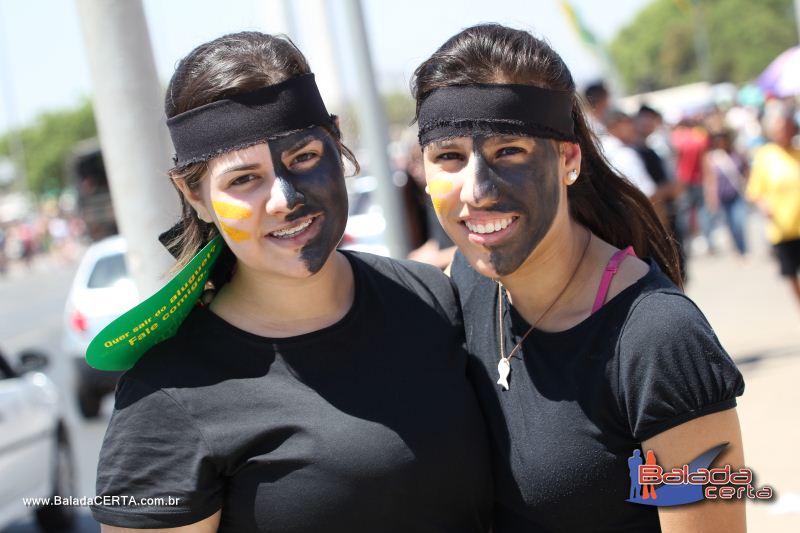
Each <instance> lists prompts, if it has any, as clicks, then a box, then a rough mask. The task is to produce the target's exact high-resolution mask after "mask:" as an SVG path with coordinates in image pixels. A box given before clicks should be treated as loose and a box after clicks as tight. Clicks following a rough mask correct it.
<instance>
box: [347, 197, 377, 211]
mask: <svg viewBox="0 0 800 533" xmlns="http://www.w3.org/2000/svg"><path fill="white" fill-rule="evenodd" d="M371 200H372V198H371V194H370V191H364V192H358V193H352V194H350V197H349V198H348V205H349V207H350V209H349V210H348V211H349V212H348V213H347V214H348V215H350V216H352V215H363V214H364V213H366V212H367V209H369V206H370V204H371V203H372V202H371Z"/></svg>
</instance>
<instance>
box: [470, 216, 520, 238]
mask: <svg viewBox="0 0 800 533" xmlns="http://www.w3.org/2000/svg"><path fill="white" fill-rule="evenodd" d="M513 220H514V219H513V218H511V217H508V218H503V219H500V220H495V221H494V222H489V223H488V224H473V223H472V222H469V221H464V223H465V224H466V225H467V229H469V230H470V231H471V232H472V233H482V234H486V233H495V232H497V231H500V230H504V229H506V228H507V227H508V225H509V224H511V222H512V221H513Z"/></svg>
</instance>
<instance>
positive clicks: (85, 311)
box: [62, 235, 139, 418]
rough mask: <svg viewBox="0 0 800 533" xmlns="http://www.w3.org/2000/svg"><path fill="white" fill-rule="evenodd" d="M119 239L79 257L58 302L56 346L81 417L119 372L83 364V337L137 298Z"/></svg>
mask: <svg viewBox="0 0 800 533" xmlns="http://www.w3.org/2000/svg"><path fill="white" fill-rule="evenodd" d="M126 249H127V247H126V244H125V240H124V239H123V238H122V237H120V236H119V235H116V236H113V237H108V238H106V239H103V240H101V241H98V242H96V243H94V244H92V245H91V246H89V248H87V250H86V253H85V254H84V256H83V259H81V262H80V264H79V265H78V269H77V271H76V273H75V279H74V280H73V281H72V287H71V288H70V291H69V296H67V303H66V305H65V306H64V327H63V331H64V335H63V340H62V348H63V350H64V353H65V354H66V356H67V357H69V358H70V359H72V361H73V367H74V369H75V376H76V377H75V389H76V390H75V393H76V397H77V401H78V408H79V410H80V412H81V414H82V415H83V416H85V417H86V418H94V417H96V416H97V415H98V414H99V412H100V406H101V403H102V400H103V397H104V396H105V395H106V394H108V393H109V392H112V391H113V390H114V388H115V387H116V385H117V380H118V379H119V376H120V375H121V372H108V371H101V370H95V369H94V368H92V367H90V366H89V365H88V364H87V363H86V359H85V357H86V349H87V347H88V346H89V342H90V341H91V340H92V338H94V336H95V335H97V334H98V333H99V332H100V330H102V329H103V328H104V327H105V326H106V325H108V324H109V323H110V322H111V321H112V320H114V319H115V318H117V317H118V316H120V315H121V314H122V313H124V312H125V311H127V310H128V309H130V308H131V307H133V306H134V305H136V304H137V303H138V302H139V293H138V291H137V289H136V285H135V284H134V283H133V280H132V279H131V278H130V276H129V275H128V269H127V267H126V265H125V251H126Z"/></svg>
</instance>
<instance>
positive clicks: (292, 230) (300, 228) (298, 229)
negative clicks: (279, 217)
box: [267, 215, 319, 239]
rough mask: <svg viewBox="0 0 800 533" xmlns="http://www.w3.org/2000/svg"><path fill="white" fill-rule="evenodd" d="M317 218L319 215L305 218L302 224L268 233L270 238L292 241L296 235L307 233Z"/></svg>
mask: <svg viewBox="0 0 800 533" xmlns="http://www.w3.org/2000/svg"><path fill="white" fill-rule="evenodd" d="M318 217H319V215H314V216H312V217H311V218H307V219H305V220H303V221H302V222H298V223H297V224H293V225H291V226H287V227H285V228H281V229H279V230H275V231H273V232H270V233H268V234H267V235H269V236H270V237H275V238H276V239H293V238H294V237H297V236H298V235H301V234H302V233H304V232H305V231H308V228H310V227H311V226H312V225H313V224H314V221H315V220H316V219H317V218H318Z"/></svg>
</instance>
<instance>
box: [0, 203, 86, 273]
mask: <svg viewBox="0 0 800 533" xmlns="http://www.w3.org/2000/svg"><path fill="white" fill-rule="evenodd" d="M85 232H86V225H85V224H84V223H83V220H81V218H80V217H78V216H76V215H75V214H70V213H65V212H61V211H55V212H53V211H52V210H49V209H46V208H45V209H42V210H41V211H40V212H38V213H34V214H32V215H30V216H28V217H25V218H22V219H19V220H13V221H8V222H4V223H0V276H4V275H6V274H7V273H8V272H9V270H10V269H11V268H12V266H14V265H19V266H20V267H21V268H30V267H32V266H33V264H34V262H35V261H36V258H37V257H39V256H45V255H46V256H48V257H52V258H54V259H55V260H63V261H65V262H68V261H74V260H76V259H77V258H78V257H79V256H80V253H81V251H82V250H83V248H84V246H85V244H86V243H85V240H86V239H85Z"/></svg>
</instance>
